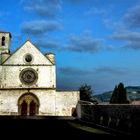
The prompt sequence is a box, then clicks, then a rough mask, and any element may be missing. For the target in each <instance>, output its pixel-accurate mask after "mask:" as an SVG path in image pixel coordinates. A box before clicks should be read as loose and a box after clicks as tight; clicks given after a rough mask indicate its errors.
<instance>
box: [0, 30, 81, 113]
mask: <svg viewBox="0 0 140 140" xmlns="http://www.w3.org/2000/svg"><path fill="white" fill-rule="evenodd" d="M10 41H11V34H10V33H9V32H0V115H25V116H26V115H27V116H28V115H29V116H30V115H40V116H48V115H50V116H72V113H73V111H74V110H75V108H76V105H77V102H78V100H79V92H78V91H57V90H56V65H55V55H54V54H53V53H46V54H45V55H44V54H42V52H40V50H39V49H38V48H37V47H36V46H35V45H33V44H32V43H31V42H30V41H29V40H27V41H26V42H25V43H24V44H23V45H22V46H21V47H20V48H18V49H17V50H16V51H15V52H14V53H12V54H11V53H10Z"/></svg>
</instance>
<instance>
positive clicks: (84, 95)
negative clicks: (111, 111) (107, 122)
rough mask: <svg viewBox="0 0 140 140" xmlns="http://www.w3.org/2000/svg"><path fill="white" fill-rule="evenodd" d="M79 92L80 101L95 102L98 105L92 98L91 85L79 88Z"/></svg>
mask: <svg viewBox="0 0 140 140" xmlns="http://www.w3.org/2000/svg"><path fill="white" fill-rule="evenodd" d="M79 91H80V100H83V101H89V102H93V103H95V104H97V101H96V100H95V99H93V96H92V94H93V92H92V89H91V86H90V85H87V84H85V85H82V86H81V87H80V88H79Z"/></svg>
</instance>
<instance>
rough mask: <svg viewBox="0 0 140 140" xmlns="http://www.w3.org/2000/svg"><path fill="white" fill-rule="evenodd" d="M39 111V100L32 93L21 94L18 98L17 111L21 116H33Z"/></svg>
mask: <svg viewBox="0 0 140 140" xmlns="http://www.w3.org/2000/svg"><path fill="white" fill-rule="evenodd" d="M38 112H39V100H38V98H37V97H36V96H35V95H34V94H32V93H25V94H23V95H22V96H21V97H20V98H19V100H18V113H19V115H22V116H27V115H29V116H34V115H36V114H38Z"/></svg>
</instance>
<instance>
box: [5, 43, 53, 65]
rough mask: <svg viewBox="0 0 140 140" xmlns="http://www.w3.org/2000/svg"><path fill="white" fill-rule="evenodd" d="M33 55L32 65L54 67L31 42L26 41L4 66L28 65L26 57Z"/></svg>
mask: <svg viewBox="0 0 140 140" xmlns="http://www.w3.org/2000/svg"><path fill="white" fill-rule="evenodd" d="M27 54H31V56H32V58H33V60H32V62H31V65H52V63H51V62H50V60H49V59H48V58H47V57H45V56H44V55H43V54H42V53H41V52H40V51H39V50H38V49H37V48H36V47H35V46H34V45H33V44H32V43H31V42H30V41H26V42H25V43H24V44H23V45H22V46H21V47H20V48H19V49H18V50H17V51H16V52H15V53H13V54H12V55H11V56H10V57H9V58H8V59H7V60H6V61H5V62H4V63H3V65H26V64H27V63H26V61H25V56H26V55H27Z"/></svg>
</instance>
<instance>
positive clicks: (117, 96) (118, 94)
mask: <svg viewBox="0 0 140 140" xmlns="http://www.w3.org/2000/svg"><path fill="white" fill-rule="evenodd" d="M110 103H111V104H127V103H129V101H128V100H127V92H126V89H125V87H124V84H123V83H119V85H118V86H115V88H114V90H113V93H112V96H111V98H110Z"/></svg>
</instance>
